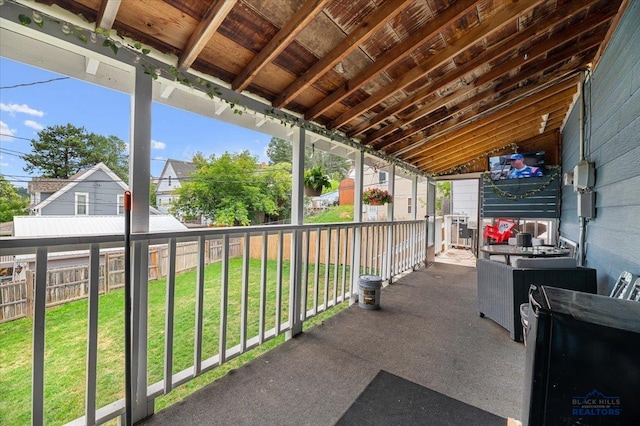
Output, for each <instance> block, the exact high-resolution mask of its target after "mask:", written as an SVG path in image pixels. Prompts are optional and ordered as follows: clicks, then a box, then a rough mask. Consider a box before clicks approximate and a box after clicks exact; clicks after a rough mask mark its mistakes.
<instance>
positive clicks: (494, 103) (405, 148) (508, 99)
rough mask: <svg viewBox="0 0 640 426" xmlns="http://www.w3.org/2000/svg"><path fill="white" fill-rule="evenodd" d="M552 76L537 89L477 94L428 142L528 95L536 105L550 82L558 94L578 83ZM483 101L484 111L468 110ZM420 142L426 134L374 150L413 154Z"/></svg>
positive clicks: (456, 109)
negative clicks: (382, 149) (410, 152)
mask: <svg viewBox="0 0 640 426" xmlns="http://www.w3.org/2000/svg"><path fill="white" fill-rule="evenodd" d="M552 77H554V76H547V77H546V78H543V79H540V80H538V81H537V82H536V85H535V86H533V85H527V86H522V87H518V88H517V89H515V90H512V91H511V92H509V93H508V94H507V95H504V96H499V97H498V98H495V99H493V98H494V97H495V96H496V94H498V93H499V92H498V91H496V90H495V89H492V90H487V91H485V92H481V93H478V94H477V95H476V96H474V97H471V98H469V99H467V100H466V101H464V102H461V103H459V104H457V105H456V106H455V107H454V108H451V110H450V111H449V112H448V114H447V115H446V116H443V117H439V118H438V119H437V120H434V121H433V124H432V125H431V128H434V127H433V126H435V125H437V124H440V123H442V125H440V126H438V127H437V135H430V139H429V140H432V139H435V138H436V137H440V136H444V135H445V134H446V132H447V131H450V132H452V131H455V129H458V128H460V126H462V125H467V124H471V123H473V122H474V121H478V120H479V119H481V118H482V117H487V116H489V114H494V113H495V112H496V111H498V110H501V109H502V108H505V106H508V105H511V104H513V103H514V102H518V101H520V100H522V99H523V98H524V97H525V96H526V97H527V100H528V101H529V102H537V101H538V100H539V99H543V97H539V96H540V95H539V94H540V92H541V91H540V90H538V89H537V87H539V86H541V85H542V86H544V85H546V84H549V82H550V81H555V82H556V84H554V85H553V86H552V87H553V89H554V90H556V91H561V90H564V89H565V88H567V87H570V86H575V85H576V84H577V77H574V78H572V79H570V80H568V81H557V80H556V79H555V78H553V79H552ZM518 80H520V79H518ZM514 84H517V82H514ZM544 96H547V95H544ZM488 100H490V101H488ZM483 101H484V102H487V103H486V104H485V105H484V106H483V107H482V108H469V107H471V106H473V105H475V104H479V103H481V102H483ZM464 109H468V110H469V111H468V112H466V113H463V114H462V115H459V116H458V117H456V118H455V119H452V118H453V117H454V116H455V115H457V114H459V113H460V112H461V111H463V110H464ZM496 117H497V116H496ZM496 119H497V118H496ZM445 122H446V123H445ZM421 140H425V136H424V134H422V132H421V133H420V134H418V135H416V136H412V137H410V138H406V139H403V140H402V141H399V142H397V143H386V142H385V141H384V140H383V141H378V142H377V143H376V144H374V145H373V146H372V147H373V148H374V149H381V148H383V147H384V152H385V153H386V154H387V155H402V154H405V153H407V152H409V151H412V150H413V149H414V148H415V147H414V146H413V145H414V144H415V143H419V142H420V141H421Z"/></svg>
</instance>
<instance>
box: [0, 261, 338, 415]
mask: <svg viewBox="0 0 640 426" xmlns="http://www.w3.org/2000/svg"><path fill="white" fill-rule="evenodd" d="M276 268H277V266H276V262H275V261H269V263H268V266H267V271H268V273H267V276H268V283H267V304H266V318H265V329H267V330H268V329H270V328H273V327H274V325H275V321H276V310H275V302H276V295H277V288H276V283H275V281H276ZM313 269H314V268H312V267H311V265H310V268H309V270H310V273H309V275H310V285H309V289H308V292H309V294H311V291H312V282H313V281H312V278H311V277H312V275H313ZM320 269H321V273H320V283H319V286H320V288H319V293H320V294H323V292H324V281H323V276H324V266H321V268H320ZM339 272H340V275H341V273H342V271H341V270H340V271H339ZM220 273H221V264H220V263H214V264H210V265H208V266H207V267H206V269H205V289H204V304H203V323H204V324H203V342H202V358H203V359H206V358H209V357H211V356H213V355H215V354H217V353H218V352H219V351H218V346H219V331H220V329H219V320H220V315H219V313H220ZM249 275H250V278H249V288H248V298H247V303H248V306H249V309H248V318H247V323H248V336H249V337H252V336H255V335H257V334H258V330H259V306H260V260H251V262H250V265H249ZM329 275H330V276H331V277H332V276H333V267H330V274H329ZM282 276H283V281H284V282H283V285H282V291H281V300H282V312H281V316H280V318H281V322H283V323H284V322H286V321H287V319H288V318H287V317H288V306H289V305H288V299H289V284H288V279H289V263H288V262H283V271H282ZM241 278H242V259H241V258H235V259H231V260H230V262H229V297H228V323H227V330H226V332H227V345H226V346H227V348H230V347H232V346H235V345H236V344H238V343H239V342H240V315H241V303H242V302H241V301H242V279H241ZM165 287H166V284H165V281H164V280H160V281H151V282H149V311H148V312H149V314H148V333H149V334H148V375H149V384H153V383H156V382H158V381H160V380H162V374H163V362H164V361H163V358H164V315H165V305H166V294H165V293H166V291H165V290H166V288H165ZM329 287H330V288H329V289H328V290H329V298H330V299H332V298H333V288H332V287H333V285H332V284H331V285H330V286H329ZM195 291H196V273H195V271H191V272H186V273H184V274H181V275H178V276H177V277H176V289H175V319H174V346H173V350H174V366H173V372H174V373H177V372H179V371H182V370H184V369H185V368H188V367H190V366H191V365H192V364H193V360H194V340H195V338H194V334H195V300H196V292H195ZM123 296H124V292H123V291H114V292H111V293H108V294H105V295H102V296H100V302H99V319H98V321H99V322H98V324H99V325H98V330H99V331H98V373H97V380H98V383H97V400H98V401H97V405H98V407H101V406H104V405H105V404H107V403H109V402H112V401H114V400H116V399H119V398H123V397H124V365H123V364H124V318H123V312H124V305H123V303H124V300H123V299H124V297H123ZM320 303H321V301H320ZM347 306H348V304H346V303H343V304H341V305H339V306H337V307H336V308H334V309H331V310H330V311H329V312H326V313H324V314H323V315H320V316H317V317H315V318H313V319H312V320H309V321H307V322H305V327H306V328H308V327H310V326H313V325H314V324H315V323H317V322H319V321H322V319H324V318H326V317H327V316H330V315H333V314H334V313H336V312H338V311H339V310H341V309H343V308H345V307H347ZM307 307H308V308H311V299H310V300H309V303H308V304H307ZM32 323H33V321H32V319H30V318H25V319H20V320H16V321H11V322H8V323H4V324H0V342H2V343H1V344H0V389H2V397H1V399H0V424H1V425H4V424H15V425H22V424H25V425H26V424H30V423H31V362H32V356H31V341H32V327H33V325H32ZM45 339H46V340H45V341H46V343H45V423H47V424H62V423H66V422H68V421H71V420H73V419H75V418H78V417H80V416H82V415H84V396H85V369H86V341H87V301H86V300H80V301H76V302H71V303H67V304H64V305H61V306H59V307H55V308H51V309H48V310H47V314H46V337H45ZM283 341H284V337H283V336H279V337H277V338H275V339H272V340H271V341H269V342H267V343H266V344H264V345H262V346H259V347H257V348H255V349H253V350H252V351H249V352H247V353H245V354H243V355H241V356H239V357H238V358H236V359H234V360H232V361H230V362H229V363H227V364H224V365H222V366H220V367H218V368H216V369H214V370H213V371H210V372H207V373H205V374H203V375H202V376H200V377H198V378H196V379H195V380H192V381H190V382H188V383H186V384H184V385H183V386H181V387H179V388H177V389H174V390H173V391H172V392H171V393H169V394H168V395H166V396H162V397H160V398H158V399H156V402H155V408H156V411H159V410H161V409H162V408H164V407H166V406H168V405H171V404H173V403H174V402H176V401H179V400H181V399H182V398H184V397H185V396H186V395H188V394H190V393H191V392H193V391H195V390H197V389H199V388H201V387H202V386H204V385H206V384H207V383H210V382H211V381H213V380H214V379H215V378H217V377H221V376H223V375H224V374H226V373H227V372H228V371H229V370H231V369H234V368H237V367H238V366H240V365H242V364H243V363H245V362H247V361H249V360H251V359H253V358H255V357H256V356H259V355H260V354H262V353H264V352H266V351H268V350H269V349H271V348H273V347H275V346H277V345H278V344H280V343H282V342H283Z"/></svg>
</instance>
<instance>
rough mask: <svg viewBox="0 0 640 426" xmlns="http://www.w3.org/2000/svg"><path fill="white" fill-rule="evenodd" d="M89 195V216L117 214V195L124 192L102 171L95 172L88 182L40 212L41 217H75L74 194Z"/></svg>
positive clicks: (79, 185) (60, 197) (76, 186)
mask: <svg viewBox="0 0 640 426" xmlns="http://www.w3.org/2000/svg"><path fill="white" fill-rule="evenodd" d="M76 193H87V194H89V215H90V216H95V215H115V214H117V200H118V194H124V190H123V189H122V187H121V186H120V185H119V184H118V183H117V182H114V181H113V180H112V179H111V177H109V176H108V175H107V174H106V173H104V172H103V171H102V170H97V171H95V172H94V173H93V174H92V175H91V176H89V177H88V180H85V181H82V182H80V183H78V184H77V185H75V186H74V187H73V188H71V189H70V190H69V191H67V192H65V193H64V194H62V195H61V196H59V197H58V198H57V199H55V200H53V201H52V202H51V203H50V204H48V205H46V206H45V207H43V208H42V210H41V215H43V216H53V215H64V216H68V215H71V216H73V215H75V214H76V212H75V194H76Z"/></svg>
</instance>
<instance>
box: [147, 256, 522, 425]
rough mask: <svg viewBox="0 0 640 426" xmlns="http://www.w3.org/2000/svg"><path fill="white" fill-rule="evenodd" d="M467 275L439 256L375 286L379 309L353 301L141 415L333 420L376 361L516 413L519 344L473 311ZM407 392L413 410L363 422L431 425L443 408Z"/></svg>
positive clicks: (205, 420) (496, 410) (163, 420)
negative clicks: (159, 408)
mask: <svg viewBox="0 0 640 426" xmlns="http://www.w3.org/2000/svg"><path fill="white" fill-rule="evenodd" d="M475 281H476V272H475V268H473V267H466V266H458V265H452V264H446V263H439V262H436V263H435V264H434V265H433V266H432V267H431V268H429V269H420V270H418V271H415V272H413V273H411V274H407V275H405V276H403V277H402V278H400V279H399V280H398V281H396V282H395V283H394V284H393V285H391V286H388V287H386V288H384V289H383V291H382V297H381V309H380V310H379V311H372V310H366V309H361V308H359V307H358V306H356V305H353V306H351V307H349V308H348V309H345V310H343V311H341V312H339V313H338V314H337V315H335V316H333V317H331V318H329V319H327V320H325V321H324V322H323V323H322V324H321V325H317V326H315V327H313V328H311V329H309V330H307V331H305V332H303V333H302V334H301V335H299V336H297V337H296V338H294V339H292V340H289V341H287V342H285V343H284V344H282V345H281V346H279V347H277V348H276V349H274V350H272V351H270V352H268V353H266V354H264V355H262V356H260V357H258V358H256V359H254V360H253V361H251V362H250V363H248V364H246V365H244V366H242V367H240V368H239V369H237V370H234V371H233V372H231V373H229V374H227V375H226V376H224V377H222V378H220V379H218V380H217V381H216V382H214V383H212V384H211V385H208V386H207V387H205V388H203V389H201V390H199V391H197V392H196V393H194V394H193V395H191V396H189V397H187V398H186V399H185V400H184V401H182V402H180V403H178V404H175V405H173V406H171V407H169V408H167V409H165V410H162V411H160V412H157V413H156V414H154V415H153V416H152V417H151V418H150V419H148V420H146V421H144V422H143V424H148V425H175V424H203V425H207V424H211V425H213V424H220V425H223V424H238V425H255V424H283V425H300V424H308V425H330V424H335V423H336V422H337V421H338V420H339V419H340V418H341V416H342V415H343V414H344V413H345V412H346V411H347V410H348V409H349V407H350V406H351V405H352V404H353V403H354V401H356V399H357V398H358V396H359V395H360V394H361V393H362V392H363V391H364V390H365V388H366V387H367V386H368V385H369V384H370V382H371V381H372V380H373V379H374V378H375V376H376V375H377V374H378V373H379V371H380V370H384V371H386V372H389V373H391V374H394V375H396V376H399V377H401V378H403V379H406V380H408V381H410V382H414V383H417V384H419V385H421V386H424V387H426V388H429V389H431V390H433V391H436V392H439V393H442V394H444V395H447V396H449V397H451V398H453V399H455V400H458V401H462V402H464V403H467V404H470V405H472V406H474V407H478V408H480V409H482V410H485V411H487V412H489V413H493V414H495V415H497V416H500V417H503V418H505V419H506V418H508V417H512V418H516V419H519V418H521V417H520V414H521V406H522V396H523V395H522V391H523V386H524V371H523V366H524V358H525V347H524V345H522V344H521V343H517V342H514V341H513V340H511V339H510V338H509V334H508V332H506V330H504V329H503V328H501V327H500V326H498V325H497V324H496V323H495V322H493V321H491V320H489V319H487V318H480V317H479V316H478V313H477V306H476V288H475ZM402 397H403V396H400V398H402ZM415 398H416V399H415V401H402V402H399V403H402V404H404V403H406V404H409V405H410V406H412V409H413V410H414V411H413V412H410V411H411V410H403V411H402V412H398V410H394V408H393V407H392V406H388V407H386V409H385V411H386V412H387V414H388V415H387V416H386V417H381V418H375V419H372V418H371V417H369V418H366V417H365V418H362V419H361V420H362V424H395V423H394V422H400V423H404V422H406V421H407V419H412V418H413V419H422V424H440V423H437V421H436V419H437V414H435V413H438V412H442V411H443V410H444V411H446V407H444V408H443V407H428V406H426V407H425V406H421V405H420V404H419V401H418V399H417V396H415ZM405 406H406V405H405ZM412 415H415V416H416V417H410V416H412ZM403 420H404V422H403ZM450 420H451V421H452V422H454V424H462V423H460V422H456V418H455V413H453V414H452V417H451V418H450ZM404 424H407V423H404ZM475 424H477V423H475ZM503 424H506V420H505V421H504V422H503Z"/></svg>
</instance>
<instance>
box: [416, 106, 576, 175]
mask: <svg viewBox="0 0 640 426" xmlns="http://www.w3.org/2000/svg"><path fill="white" fill-rule="evenodd" d="M569 105H571V99H570V97H569V98H567V97H565V98H563V99H558V100H557V101H556V102H552V103H547V104H546V105H545V106H544V107H542V106H541V107H540V108H537V109H536V110H535V111H531V112H529V113H528V114H526V115H519V116H518V117H517V118H516V119H513V118H511V119H509V120H504V121H500V122H498V123H496V124H495V125H493V126H487V128H481V129H478V130H477V136H473V137H469V138H466V139H458V140H455V141H452V142H450V143H449V144H446V145H444V146H441V147H440V148H439V149H438V150H437V152H436V151H433V150H432V151H428V150H426V151H424V153H423V155H422V156H421V157H419V159H418V162H422V161H424V160H425V159H426V158H433V163H434V164H439V163H442V162H456V161H458V160H460V159H462V158H464V157H467V158H468V157H469V156H473V157H476V156H478V155H479V154H482V153H483V151H482V149H486V148H487V143H488V142H494V143H495V142H500V141H502V140H505V139H509V140H512V141H515V140H518V139H517V137H516V135H517V133H518V132H522V131H524V132H530V133H533V134H539V122H540V116H541V115H542V112H543V111H544V112H545V113H547V112H548V113H550V114H551V115H553V114H554V113H559V112H561V111H566V110H567V108H568V107H569ZM554 120H555V119H551V120H550V122H549V129H553V127H554V125H557V124H558V123H559V122H560V120H558V121H554Z"/></svg>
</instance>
